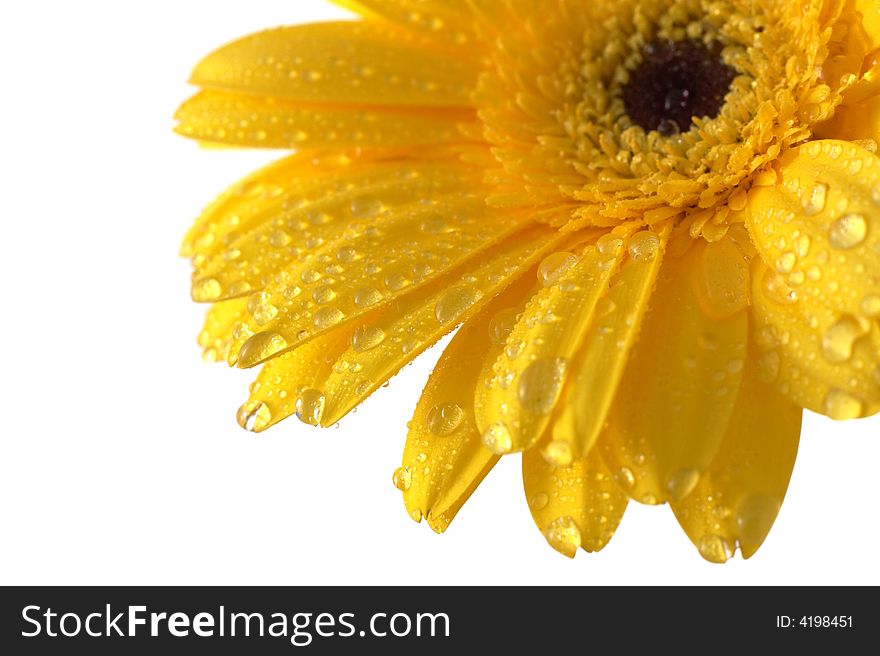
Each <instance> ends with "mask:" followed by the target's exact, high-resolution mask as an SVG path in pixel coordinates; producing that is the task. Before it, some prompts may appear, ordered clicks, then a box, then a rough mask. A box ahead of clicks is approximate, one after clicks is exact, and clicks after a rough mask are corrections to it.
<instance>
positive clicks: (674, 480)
mask: <svg viewBox="0 0 880 656" xmlns="http://www.w3.org/2000/svg"><path fill="white" fill-rule="evenodd" d="M699 482H700V472H699V471H697V470H696V469H679V470H678V471H677V472H675V473H674V474H673V475H672V476H670V477H669V480H667V481H666V490H667V491H668V492H669V498H670V499H672V500H673V501H681V500H682V499H684V498H685V497H686V496H687V495H689V494H690V493H691V492H693V490H694V488H695V487H696V486H697V483H699Z"/></svg>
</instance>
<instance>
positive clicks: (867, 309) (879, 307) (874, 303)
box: [859, 295, 880, 317]
mask: <svg viewBox="0 0 880 656" xmlns="http://www.w3.org/2000/svg"><path fill="white" fill-rule="evenodd" d="M859 310H860V311H861V313H862V314H864V315H865V316H866V317H877V316H880V296H874V295H871V296H865V298H863V299H862V302H861V303H860V304H859Z"/></svg>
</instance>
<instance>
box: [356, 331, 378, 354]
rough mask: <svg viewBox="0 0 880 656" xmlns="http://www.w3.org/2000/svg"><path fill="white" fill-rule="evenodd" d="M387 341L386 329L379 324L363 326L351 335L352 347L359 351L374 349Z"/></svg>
mask: <svg viewBox="0 0 880 656" xmlns="http://www.w3.org/2000/svg"><path fill="white" fill-rule="evenodd" d="M383 341H385V331H384V330H382V329H381V328H379V326H361V327H360V328H358V329H357V330H355V331H354V332H353V333H352V335H351V348H352V349H353V350H354V351H355V352H357V353H363V352H364V351H369V350H370V349H374V348H376V347H377V346H379V344H381V343H382V342H383Z"/></svg>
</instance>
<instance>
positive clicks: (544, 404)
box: [516, 358, 566, 414]
mask: <svg viewBox="0 0 880 656" xmlns="http://www.w3.org/2000/svg"><path fill="white" fill-rule="evenodd" d="M565 369H566V361H565V359H564V358H540V359H538V360H535V361H534V362H532V363H531V364H529V366H528V367H526V368H525V370H523V372H522V374H520V377H519V384H518V386H517V390H516V391H517V398H518V399H519V402H520V405H522V407H523V409H525V410H528V411H529V412H536V413H539V414H547V413H548V412H550V411H551V410H552V409H553V406H554V405H555V404H556V398H557V396H558V395H559V390H560V389H561V387H562V381H563V380H564V378H565Z"/></svg>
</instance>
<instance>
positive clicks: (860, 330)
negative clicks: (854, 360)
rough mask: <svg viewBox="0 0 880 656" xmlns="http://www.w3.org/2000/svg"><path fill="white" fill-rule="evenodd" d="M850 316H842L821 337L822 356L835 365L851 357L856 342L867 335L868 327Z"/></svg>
mask: <svg viewBox="0 0 880 656" xmlns="http://www.w3.org/2000/svg"><path fill="white" fill-rule="evenodd" d="M863 321H864V320H862V321H859V320H858V319H856V318H855V317H853V316H851V315H844V316H843V317H841V318H840V319H839V320H838V321H837V322H836V323H835V324H834V325H833V326H831V327H830V328H828V330H826V331H825V332H824V333H823V335H822V355H823V357H824V358H825V359H826V360H828V362H833V363H835V364H837V363H841V362H846V361H847V360H849V359H850V358H851V357H852V353H853V345H854V344H855V342H856V340H857V339H858V338H859V337H861V336H862V335H864V334H865V333H867V331H868V330H869V326H868V325H863V323H862V322H863Z"/></svg>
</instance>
